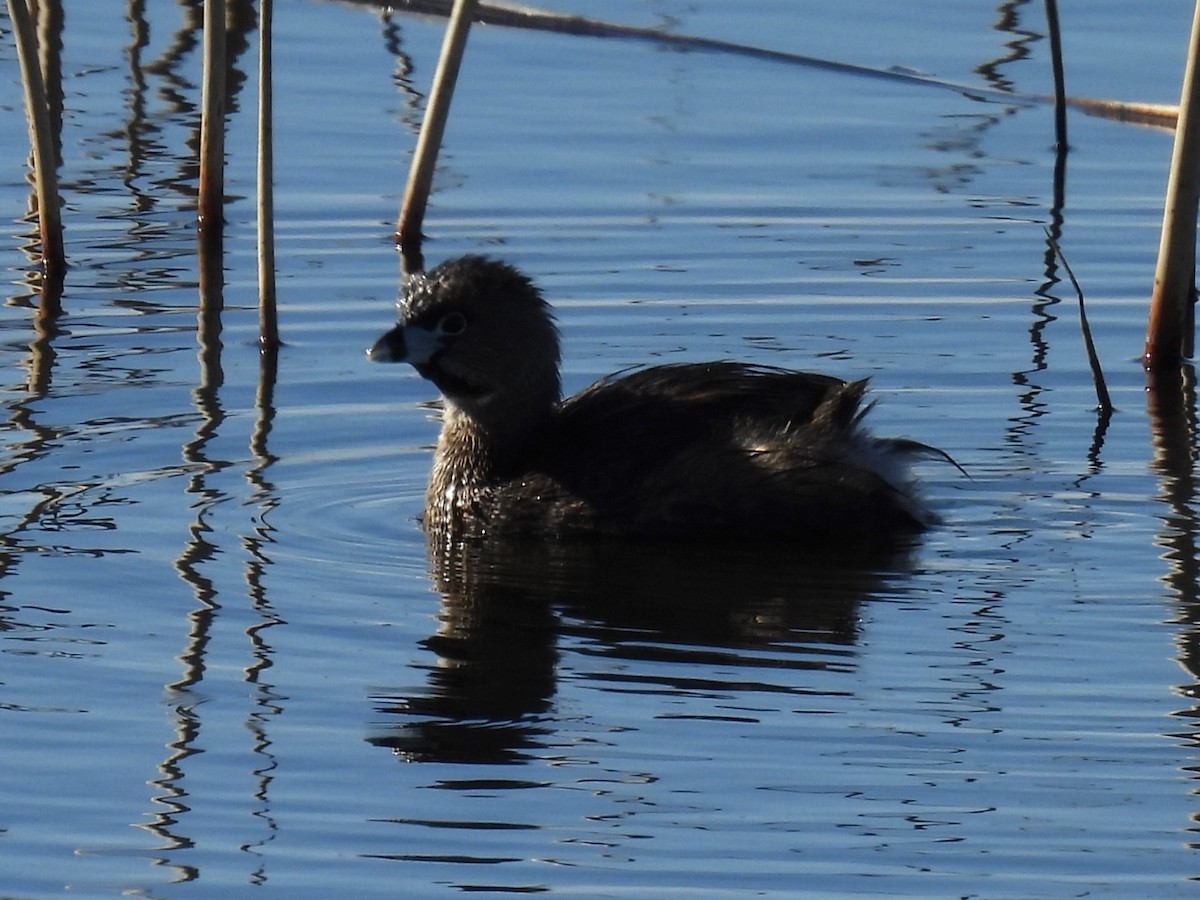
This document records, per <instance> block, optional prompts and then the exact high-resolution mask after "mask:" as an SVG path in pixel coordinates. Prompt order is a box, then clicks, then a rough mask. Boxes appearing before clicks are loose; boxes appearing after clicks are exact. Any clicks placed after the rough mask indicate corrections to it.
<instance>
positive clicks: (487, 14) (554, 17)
mask: <svg viewBox="0 0 1200 900" xmlns="http://www.w3.org/2000/svg"><path fill="white" fill-rule="evenodd" d="M342 2H344V3H349V4H354V5H356V6H364V7H369V8H372V9H387V10H390V11H394V12H408V13H413V14H417V15H442V16H444V15H446V14H447V11H448V10H449V8H450V0H406V2H405V3H404V5H403V6H399V5H397V4H396V3H395V2H394V0H342ZM475 21H476V22H481V23H487V24H490V25H499V26H503V27H506V28H523V29H527V30H530V31H549V32H554V33H556V34H569V35H575V36H578V37H592V38H610V39H617V40H635V41H636V40H640V41H654V42H656V43H659V44H662V45H664V46H667V47H676V48H679V49H683V50H699V51H709V52H714V53H730V54H735V55H738V56H745V57H748V58H750V59H761V60H764V61H767V62H779V63H786V64H792V65H799V66H810V67H812V68H818V69H828V70H830V71H833V72H841V73H843V74H846V75H858V76H863V77H867V78H877V79H882V80H886V81H896V82H901V83H905V84H913V85H918V86H922V87H931V88H939V89H942V90H949V91H954V92H956V93H959V94H962V95H964V96H967V97H984V98H987V99H988V100H996V101H1001V102H1015V103H1053V102H1054V98H1053V97H1052V96H1046V95H1044V94H1025V93H1021V92H1019V91H1002V90H999V89H997V88H992V87H988V86H986V85H973V84H962V83H959V82H953V81H946V80H944V79H941V78H933V77H930V76H928V75H916V74H913V73H911V72H906V71H903V70H899V69H894V68H889V69H881V68H876V67H873V66H863V65H858V64H856V63H845V62H839V61H838V60H832V59H825V58H822V57H819V56H809V55H806V54H802V53H788V52H785V51H781V50H770V49H767V48H764V47H755V46H752V45H750V44H738V43H734V42H733V41H722V40H718V39H715V38H704V37H696V36H694V35H687V34H679V33H677V32H669V31H661V30H659V29H656V28H644V27H639V26H636V25H624V24H621V23H619V22H609V21H605V20H603V19H589V18H586V17H584V16H577V15H572V14H570V13H560V12H553V11H550V10H545V9H537V8H534V7H527V6H513V5H508V4H504V3H495V2H493V3H482V2H481V3H480V4H479V9H478V11H477V12H476V14H475ZM1066 104H1067V105H1068V106H1070V107H1072V108H1073V109H1078V110H1079V111H1080V112H1083V113H1084V114H1085V115H1089V116H1097V117H1099V118H1102V119H1111V120H1113V121H1118V122H1128V123H1130V124H1136V125H1149V126H1152V127H1155V128H1173V127H1174V126H1175V117H1176V113H1177V112H1178V110H1177V109H1176V107H1175V106H1173V105H1170V104H1161V103H1139V102H1126V101H1123V100H1104V99H1095V98H1090V97H1067V98H1066Z"/></svg>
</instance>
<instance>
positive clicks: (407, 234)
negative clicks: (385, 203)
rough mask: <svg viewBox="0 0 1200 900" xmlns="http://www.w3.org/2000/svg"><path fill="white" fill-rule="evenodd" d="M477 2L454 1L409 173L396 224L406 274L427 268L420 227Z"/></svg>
mask: <svg viewBox="0 0 1200 900" xmlns="http://www.w3.org/2000/svg"><path fill="white" fill-rule="evenodd" d="M478 6H479V3H478V0H455V2H454V9H453V10H452V11H451V13H450V22H449V24H448V25H447V27H446V37H445V39H444V40H443V41H442V50H441V55H440V56H439V57H438V66H437V71H436V72H435V73H434V76H433V89H432V91H431V92H430V95H429V106H428V108H427V109H426V111H425V120H424V121H423V122H422V123H421V133H420V136H419V137H418V138H417V147H416V149H415V150H414V151H413V161H412V167H411V168H410V169H409V173H408V184H407V186H406V188H405V193H404V201H403V202H402V203H401V205H400V218H399V219H398V221H397V223H396V242H397V244H398V246H399V248H400V255H401V259H402V262H403V266H404V271H405V273H406V274H411V273H413V272H419V271H421V270H422V269H423V268H424V261H423V258H422V255H421V225H422V223H423V222H424V221H425V207H426V205H427V203H428V202H429V191H430V188H431V187H432V184H433V170H434V166H435V165H436V164H437V155H438V150H440V149H441V146H442V136H443V135H444V134H445V131H446V120H447V118H448V117H449V115H450V101H451V99H452V98H453V96H454V84H455V81H456V80H457V79H458V70H459V65H460V64H461V63H462V56H463V51H464V50H465V49H466V45H467V35H468V33H469V32H470V29H471V21H472V20H473V19H474V18H475V12H476V8H477V7H478Z"/></svg>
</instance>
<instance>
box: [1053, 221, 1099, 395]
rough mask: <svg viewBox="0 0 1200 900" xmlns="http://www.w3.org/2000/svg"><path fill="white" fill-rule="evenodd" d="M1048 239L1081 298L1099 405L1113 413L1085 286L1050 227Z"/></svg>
mask: <svg viewBox="0 0 1200 900" xmlns="http://www.w3.org/2000/svg"><path fill="white" fill-rule="evenodd" d="M1046 240H1047V241H1049V242H1050V249H1051V250H1053V251H1054V254H1055V256H1057V257H1058V259H1059V262H1061V263H1062V265H1063V271H1064V272H1066V273H1067V278H1069V279H1071V287H1073V288H1075V296H1076V297H1078V298H1079V327H1080V330H1081V331H1082V332H1083V346H1084V348H1085V349H1086V350H1087V358H1088V365H1089V366H1090V367H1091V369H1092V383H1093V384H1095V385H1096V401H1097V405H1098V408H1099V410H1100V411H1101V412H1102V413H1105V414H1108V413H1111V412H1112V410H1113V405H1112V397H1111V396H1109V393H1108V384H1107V383H1106V382H1105V380H1104V370H1103V369H1102V368H1101V366H1100V355H1099V354H1098V353H1097V352H1096V342H1095V341H1093V340H1092V327H1091V326H1090V325H1089V324H1088V317H1087V308H1086V306H1085V305H1084V302H1083V288H1081V287H1080V286H1079V281H1078V280H1076V278H1075V273H1074V272H1072V271H1071V264H1070V263H1068V262H1067V257H1066V255H1065V254H1064V253H1063V252H1062V248H1060V247H1059V246H1058V242H1057V241H1055V240H1054V235H1052V234H1051V233H1050V229H1048V228H1047V229H1046Z"/></svg>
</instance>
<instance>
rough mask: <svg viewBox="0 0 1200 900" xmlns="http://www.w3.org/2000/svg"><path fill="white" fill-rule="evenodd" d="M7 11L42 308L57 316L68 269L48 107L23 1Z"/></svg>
mask: <svg viewBox="0 0 1200 900" xmlns="http://www.w3.org/2000/svg"><path fill="white" fill-rule="evenodd" d="M8 14H9V18H10V19H11V20H12V23H13V30H14V31H15V32H16V42H17V56H18V58H19V60H20V65H21V80H22V81H23V83H24V86H25V112H26V115H27V116H28V117H29V140H30V144H31V146H32V151H33V182H34V194H35V196H36V198H37V216H38V231H39V232H40V236H41V242H42V268H43V278H44V284H43V293H42V299H43V308H44V310H45V311H46V312H47V313H49V314H51V315H57V314H58V313H59V312H60V311H61V307H60V305H59V298H60V295H61V293H62V283H63V278H64V276H65V274H66V269H67V257H66V252H65V250H64V249H63V232H62V214H61V210H60V208H59V198H58V175H57V172H56V170H55V159H54V137H53V134H52V132H51V126H50V107H49V105H48V103H47V100H46V85H45V82H44V80H43V78H42V69H41V64H40V62H39V57H38V51H37V33H36V31H35V30H34V27H33V20H32V18H31V17H30V15H29V7H28V6H26V4H25V0H8Z"/></svg>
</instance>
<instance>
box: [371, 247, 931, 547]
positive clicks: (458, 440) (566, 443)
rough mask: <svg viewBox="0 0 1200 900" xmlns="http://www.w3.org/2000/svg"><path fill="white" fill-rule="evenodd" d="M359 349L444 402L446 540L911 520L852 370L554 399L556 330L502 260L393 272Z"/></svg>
mask: <svg viewBox="0 0 1200 900" xmlns="http://www.w3.org/2000/svg"><path fill="white" fill-rule="evenodd" d="M399 305H400V320H399V322H398V324H397V325H396V327H395V328H393V329H392V330H391V331H389V332H387V333H386V334H385V335H383V336H382V337H381V338H380V339H379V340H378V341H377V342H376V343H375V345H374V346H373V347H372V348H371V350H370V351H369V356H370V358H371V359H373V360H379V361H384V362H407V363H410V364H411V365H412V366H413V367H414V368H416V370H417V372H419V373H420V374H421V376H422V377H424V378H427V379H429V380H430V381H432V382H433V383H434V384H435V385H436V386H437V387H438V389H439V390H440V391H441V392H442V395H443V397H444V398H445V408H444V411H443V417H442V433H441V436H440V437H439V438H438V443H437V450H436V454H435V457H434V465H433V473H432V475H431V477H430V481H429V488H428V492H427V493H426V498H425V516H424V525H425V528H426V530H427V531H428V532H430V533H431V534H438V535H450V536H455V537H482V536H488V535H510V536H512V535H529V536H534V537H569V536H593V535H613V536H622V535H623V536H642V537H684V536H701V535H704V536H712V537H723V538H728V537H748V538H762V537H767V536H777V537H792V538H796V539H803V540H805V541H806V542H809V543H811V542H815V541H821V542H827V541H840V542H844V541H846V540H855V541H868V542H876V541H879V540H889V539H892V538H895V537H897V536H899V535H902V534H906V533H909V534H910V533H912V532H915V531H918V530H920V529H921V528H923V527H924V526H925V525H926V524H927V523H928V521H929V516H928V514H927V512H926V511H925V510H924V508H923V507H922V505H921V504H920V502H919V500H918V499H917V497H916V495H915V494H914V491H913V485H912V479H911V476H910V475H909V472H908V463H909V461H910V460H911V459H912V457H914V456H917V455H929V454H936V455H942V454H941V453H940V451H936V450H934V449H932V448H930V447H928V446H926V445H924V444H919V443H916V442H915V441H908V440H902V439H885V438H877V437H873V436H872V435H871V434H869V433H868V432H867V431H866V429H865V428H864V427H863V425H862V417H863V415H864V414H865V412H866V411H867V410H868V409H869V408H870V407H869V405H868V406H866V407H864V406H863V405H862V397H863V392H864V390H865V389H866V385H867V383H866V381H854V382H846V381H842V380H841V379H838V378H833V377H830V376H828V375H816V374H811V373H807V372H793V371H789V370H785V369H777V368H771V367H767V366H758V365H747V364H743V363H736V362H710V363H685V364H675V365H663V366H654V367H652V368H644V369H638V370H635V371H633V372H632V373H630V374H625V375H616V376H612V377H609V378H605V379H603V380H601V381H598V382H596V383H595V384H593V385H591V386H590V387H587V388H585V389H584V390H582V391H580V392H579V393H578V394H576V395H575V396H573V397H570V398H568V399H566V400H562V399H561V394H560V386H559V344H558V331H557V329H556V328H555V326H554V320H553V317H552V315H551V312H550V308H549V306H548V305H547V304H546V302H545V301H544V300H543V299H542V296H541V293H540V292H539V291H538V289H537V287H535V286H534V284H533V283H532V282H531V281H530V280H529V279H528V278H526V277H525V276H524V275H522V274H521V273H520V272H518V271H517V270H516V269H514V268H513V267H511V266H509V265H506V264H505V263H502V262H498V261H496V260H492V259H488V258H486V257H482V256H464V257H462V258H460V259H454V260H450V261H448V262H445V263H442V264H441V265H439V266H437V267H436V268H434V269H432V270H431V271H429V272H428V273H424V274H420V275H416V276H413V277H412V278H410V279H408V281H407V283H406V285H405V287H404V291H403V295H402V297H401V299H400V304H399Z"/></svg>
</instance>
